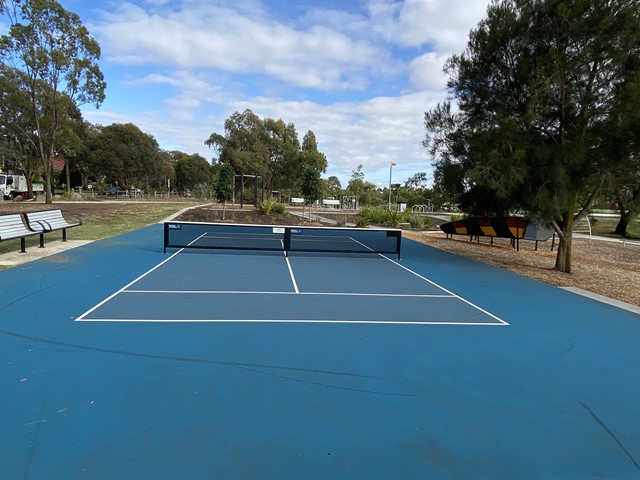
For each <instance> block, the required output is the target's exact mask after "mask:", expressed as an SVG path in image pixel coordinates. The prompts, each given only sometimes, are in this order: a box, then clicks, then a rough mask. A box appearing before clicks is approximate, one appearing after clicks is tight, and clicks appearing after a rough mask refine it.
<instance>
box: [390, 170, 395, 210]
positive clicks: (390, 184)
mask: <svg viewBox="0 0 640 480" xmlns="http://www.w3.org/2000/svg"><path fill="white" fill-rule="evenodd" d="M394 165H395V163H393V162H391V164H390V165H389V211H391V172H392V171H393V166H394Z"/></svg>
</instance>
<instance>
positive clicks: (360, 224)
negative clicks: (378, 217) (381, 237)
mask: <svg viewBox="0 0 640 480" xmlns="http://www.w3.org/2000/svg"><path fill="white" fill-rule="evenodd" d="M368 226H369V221H368V220H367V218H366V217H364V216H363V215H360V214H358V216H357V217H356V228H367V227H368Z"/></svg>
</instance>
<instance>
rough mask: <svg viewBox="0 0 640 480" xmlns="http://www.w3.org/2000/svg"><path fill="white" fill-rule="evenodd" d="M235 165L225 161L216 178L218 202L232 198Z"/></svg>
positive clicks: (215, 186)
mask: <svg viewBox="0 0 640 480" xmlns="http://www.w3.org/2000/svg"><path fill="white" fill-rule="evenodd" d="M233 175H234V172H233V167H232V166H231V164H229V163H223V164H222V166H221V167H220V169H219V170H218V174H217V175H216V177H215V180H214V192H215V196H216V200H217V201H218V202H222V203H224V202H226V201H228V200H231V196H232V195H233Z"/></svg>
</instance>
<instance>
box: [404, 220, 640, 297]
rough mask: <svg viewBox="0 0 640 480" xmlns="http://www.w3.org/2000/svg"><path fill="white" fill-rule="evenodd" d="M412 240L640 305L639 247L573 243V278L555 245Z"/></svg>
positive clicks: (416, 236) (439, 237)
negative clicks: (559, 264)
mask: <svg viewBox="0 0 640 480" xmlns="http://www.w3.org/2000/svg"><path fill="white" fill-rule="evenodd" d="M404 235H405V236H406V237H407V238H410V239H412V240H416V241H418V242H421V243H424V244H427V245H430V246H432V247H435V248H439V249H442V250H446V251H448V252H451V253H455V254H457V255H462V256H464V257H467V258H471V259H474V260H477V261H479V262H484V263H488V264H490V265H494V266H497V267H500V268H504V269H506V270H510V271H512V272H515V273H518V274H520V275H524V276H527V277H530V278H534V279H536V280H540V281H542V282H545V283H549V284H552V285H557V286H559V287H578V288H581V289H584V290H588V291H590V292H594V293H598V294H600V295H604V296H607V297H610V298H614V299H616V300H620V301H622V302H626V303H630V304H632V305H637V306H640V245H635V244H627V245H624V246H623V244H622V243H614V242H607V241H602V240H595V239H594V240H591V241H589V240H586V239H585V240H583V239H574V241H573V254H572V273H570V274H566V273H561V272H559V271H557V270H555V269H554V265H555V260H556V252H557V245H556V251H553V252H552V251H551V242H546V243H539V244H538V251H535V245H534V242H528V241H523V242H521V244H520V251H519V252H517V251H516V250H515V249H513V248H511V246H510V244H509V240H504V239H494V242H493V245H492V244H491V243H490V241H489V239H481V240H480V243H476V241H475V240H474V241H473V242H471V241H469V237H462V236H460V237H454V238H453V239H447V238H446V236H445V235H444V234H440V233H437V232H428V233H421V232H420V233H418V232H406V233H404Z"/></svg>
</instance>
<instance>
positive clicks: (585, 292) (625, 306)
mask: <svg viewBox="0 0 640 480" xmlns="http://www.w3.org/2000/svg"><path fill="white" fill-rule="evenodd" d="M560 288H561V289H563V290H566V291H568V292H571V293H575V294H577V295H582V296H583V297H588V298H591V299H592V300H597V301H598V302H602V303H606V304H607V305H611V306H614V307H617V308H620V309H622V310H627V311H629V312H632V313H635V314H637V315H640V307H638V306H636V305H632V304H630V303H626V302H622V301H620V300H615V299H613V298H609V297H605V296H604V295H600V294H598V293H593V292H589V291H588V290H583V289H582V288H578V287H560Z"/></svg>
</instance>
